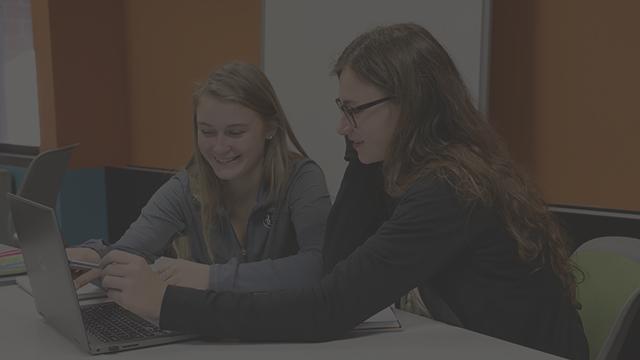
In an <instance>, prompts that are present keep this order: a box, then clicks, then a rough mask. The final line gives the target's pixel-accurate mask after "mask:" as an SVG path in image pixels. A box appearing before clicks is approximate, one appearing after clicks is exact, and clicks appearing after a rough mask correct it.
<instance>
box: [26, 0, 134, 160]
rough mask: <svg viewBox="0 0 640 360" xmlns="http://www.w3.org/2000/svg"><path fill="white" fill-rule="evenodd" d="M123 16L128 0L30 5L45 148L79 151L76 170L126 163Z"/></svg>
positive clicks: (34, 0) (74, 0) (57, 0)
mask: <svg viewBox="0 0 640 360" xmlns="http://www.w3.org/2000/svg"><path fill="white" fill-rule="evenodd" d="M123 14H124V7H123V1H122V0H92V1H83V0H55V1H49V0H32V21H33V34H34V48H35V52H36V68H37V79H38V98H39V114H40V146H41V150H47V149H51V148H55V147H60V146H64V145H69V144H73V143H76V142H78V143H80V147H79V148H78V149H77V151H76V152H75V153H74V157H73V159H72V163H71V167H72V168H86V167H96V166H104V165H123V164H125V163H126V162H127V161H128V156H129V147H130V145H129V143H130V141H129V128H128V127H129V125H128V122H127V120H128V119H127V107H126V105H127V97H126V79H125V57H124V49H125V47H124V15H123Z"/></svg>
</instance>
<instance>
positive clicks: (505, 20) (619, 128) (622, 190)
mask: <svg viewBox="0 0 640 360" xmlns="http://www.w3.org/2000/svg"><path fill="white" fill-rule="evenodd" d="M615 4H616V5H615V6H614V4H613V3H607V2H601V1H596V0H570V1H553V0H539V1H535V2H534V1H531V2H530V1H512V0H496V1H494V34H493V40H494V43H493V46H492V62H493V64H492V68H491V70H492V75H491V110H490V111H491V118H492V121H493V122H494V124H495V125H496V128H497V129H498V131H499V132H501V133H502V135H503V136H504V137H505V138H506V140H507V143H508V144H509V145H510V147H511V149H512V151H513V152H514V157H515V158H516V159H518V160H521V162H522V163H523V164H524V166H525V167H526V168H527V169H528V170H529V172H530V174H532V177H533V178H534V180H536V182H537V184H538V185H539V187H540V188H541V190H542V192H543V194H544V196H545V199H546V200H547V201H548V202H551V203H565V204H574V205H584V206H596V207H608V208H621V209H630V210H640V189H639V188H638V184H640V165H639V164H640V162H639V161H638V154H640V110H639V108H638V106H637V101H638V100H637V99H636V98H637V94H638V90H637V87H638V84H640V67H639V66H638V64H640V47H638V46H637V34H638V33H640V25H639V24H638V22H637V19H636V17H637V14H639V13H640V3H638V2H620V3H615ZM525 9H526V10H525ZM513 15H515V16H513Z"/></svg>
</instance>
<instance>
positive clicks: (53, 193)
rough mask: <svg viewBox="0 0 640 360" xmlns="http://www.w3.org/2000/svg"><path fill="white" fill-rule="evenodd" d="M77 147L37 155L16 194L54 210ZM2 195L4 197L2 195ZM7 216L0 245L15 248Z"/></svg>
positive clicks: (9, 219) (12, 232)
mask: <svg viewBox="0 0 640 360" xmlns="http://www.w3.org/2000/svg"><path fill="white" fill-rule="evenodd" d="M77 146H78V144H73V145H68V146H64V147H61V148H57V149H51V150H48V151H45V152H42V153H40V154H38V156H36V157H35V158H34V159H33V160H32V161H31V163H30V164H29V167H28V168H27V171H26V172H25V175H24V178H23V180H22V184H21V185H20V187H19V188H18V191H17V194H18V195H20V196H22V197H23V198H26V199H29V200H32V201H35V202H37V203H40V204H43V205H46V206H48V207H50V208H55V207H56V202H57V199H58V193H59V192H60V187H61V184H62V179H63V177H64V174H65V172H66V170H67V164H68V163H69V158H70V157H71V151H72V150H73V149H75V148H76V147H77ZM2 195H3V196H4V194H2ZM2 200H5V199H2ZM8 216H9V218H8V219H7V225H8V226H9V228H8V229H7V231H6V234H0V235H3V236H6V237H7V238H5V239H0V243H4V244H7V245H11V246H17V245H19V244H18V243H17V239H16V238H15V236H14V229H13V227H12V225H13V222H12V221H11V214H10V213H9V215H8Z"/></svg>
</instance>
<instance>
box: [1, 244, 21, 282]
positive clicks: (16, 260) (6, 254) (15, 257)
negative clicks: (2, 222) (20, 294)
mask: <svg viewBox="0 0 640 360" xmlns="http://www.w3.org/2000/svg"><path fill="white" fill-rule="evenodd" d="M26 271H27V269H26V268H25V266H24V259H23V258H22V250H20V249H18V248H14V247H13V246H9V245H3V244H0V276H8V275H17V274H22V273H25V272H26Z"/></svg>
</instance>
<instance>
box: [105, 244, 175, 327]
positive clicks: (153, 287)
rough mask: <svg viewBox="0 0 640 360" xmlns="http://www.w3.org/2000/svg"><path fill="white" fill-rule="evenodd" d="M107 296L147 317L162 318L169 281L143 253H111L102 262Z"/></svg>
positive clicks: (150, 318) (151, 318)
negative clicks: (147, 260)
mask: <svg viewBox="0 0 640 360" xmlns="http://www.w3.org/2000/svg"><path fill="white" fill-rule="evenodd" d="M100 265H101V267H103V270H102V276H103V277H102V286H103V287H104V288H105V289H106V290H107V296H108V297H109V298H110V299H112V300H113V301H115V302H116V303H118V304H120V305H121V306H122V307H124V308H126V309H128V310H129V311H131V312H134V313H136V314H138V315H140V316H142V317H143V318H146V319H149V320H152V321H158V319H159V318H160V308H161V307H162V297H163V296H164V292H165V290H166V289H167V283H166V282H164V281H162V279H161V278H160V275H159V274H157V273H155V272H153V270H151V267H150V266H149V265H148V264H147V262H146V261H145V260H144V259H143V258H142V257H140V256H137V255H133V254H129V253H127V252H124V251H120V250H114V251H111V252H109V253H108V254H107V255H105V257H104V258H103V259H102V262H101V263H100Z"/></svg>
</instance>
